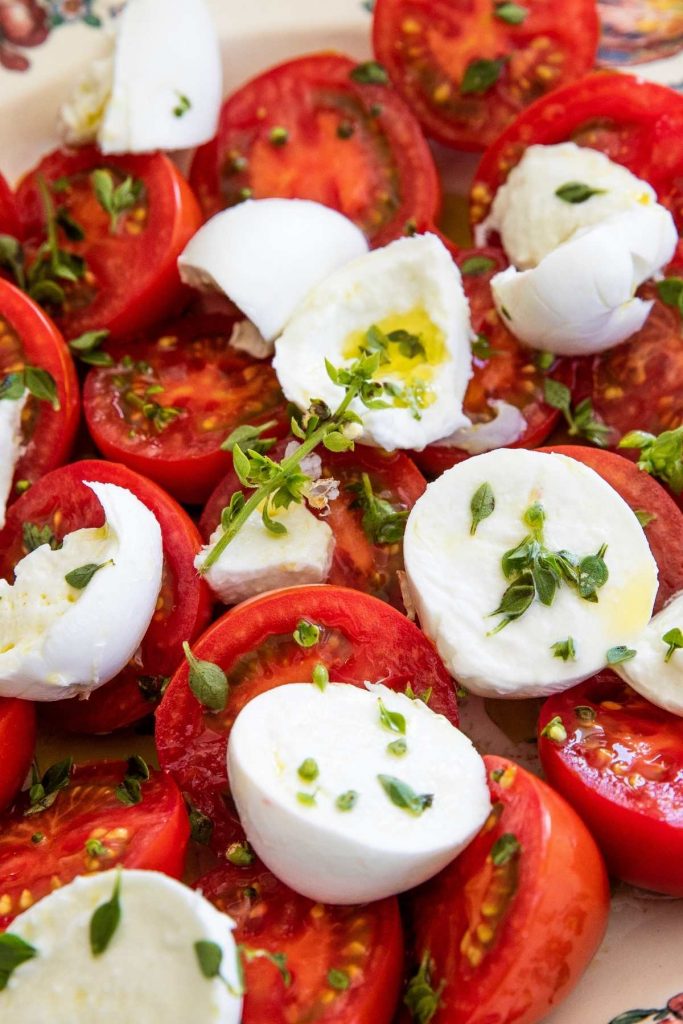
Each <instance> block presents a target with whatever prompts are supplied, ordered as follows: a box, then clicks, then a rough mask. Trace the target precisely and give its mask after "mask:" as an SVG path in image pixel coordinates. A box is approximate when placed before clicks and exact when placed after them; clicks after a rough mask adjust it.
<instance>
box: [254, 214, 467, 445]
mask: <svg viewBox="0 0 683 1024" xmlns="http://www.w3.org/2000/svg"><path fill="white" fill-rule="evenodd" d="M372 327H375V328H379V330H380V331H381V332H382V333H383V334H384V335H385V336H387V337H388V336H390V335H392V334H394V333H395V332H404V333H407V334H408V335H410V336H412V337H413V338H416V339H417V340H418V341H419V343H420V344H421V346H422V351H420V349H418V348H416V349H415V352H414V354H413V355H412V356H411V355H406V352H405V351H404V350H403V349H402V347H401V345H400V344H399V343H398V342H390V343H389V344H388V347H387V349H386V352H385V354H384V358H383V359H382V362H381V364H380V366H379V369H378V370H377V372H376V374H375V379H376V380H378V381H382V382H388V384H389V385H390V386H391V387H392V388H394V389H397V391H398V392H399V393H400V394H398V395H397V396H396V397H392V396H390V395H386V394H385V395H384V397H383V399H382V400H383V401H385V402H386V403H387V404H388V407H387V408H377V409H368V408H367V407H366V406H365V405H364V404H363V403H362V402H361V400H360V399H359V398H356V399H354V401H353V402H352V403H351V409H352V410H353V411H354V412H356V413H357V414H358V415H359V416H361V418H362V422H363V435H362V441H363V442H364V443H366V444H374V445H378V446H379V447H382V448H385V449H387V450H390V451H391V450H393V449H395V448H414V449H418V450H421V449H423V448H424V447H425V446H426V445H428V444H431V442H432V441H436V440H438V439H439V438H441V437H447V436H448V435H449V434H451V433H452V432H453V431H454V430H456V429H457V428H458V427H461V426H465V425H467V424H469V420H468V419H467V417H466V416H465V414H464V413H463V411H462V403H463V399H464V395H465V390H466V388H467V382H468V380H469V378H470V375H471V358H470V337H471V327H470V316H469V306H468V303H467V299H466V298H465V295H464V292H463V288H462V280H461V277H460V272H459V270H458V268H457V267H456V266H455V264H454V263H453V260H452V259H451V256H450V254H449V253H448V250H447V249H446V248H445V246H444V245H443V244H442V242H441V241H440V240H439V239H438V238H436V236H435V235H429V234H427V235H416V236H415V237H413V238H402V239H399V240H398V241H396V242H392V243H391V244H390V245H387V246H385V247H384V248H383V249H376V250H375V251H374V252H371V253H369V254H368V255H367V256H361V257H360V258H359V259H357V260H354V261H353V262H352V263H349V264H347V266H345V267H343V268H342V269H341V270H338V271H337V272H336V273H334V274H331V275H330V276H329V277H327V278H326V279H325V280H324V281H323V283H322V284H321V285H319V286H318V287H317V288H314V289H313V291H312V292H311V293H310V294H309V295H308V297H307V298H306V300H305V301H304V302H303V303H302V304H301V305H300V306H299V308H298V309H297V311H296V313H295V314H294V316H293V317H292V319H291V320H290V321H289V323H288V324H287V327H286V328H285V331H284V333H283V334H282V335H281V337H280V338H278V339H277V341H276V343H275V359H274V360H273V367H274V369H275V372H276V373H277V375H278V379H279V381H280V385H281V387H282V390H283V391H284V393H285V395H286V397H287V398H288V399H289V400H290V401H291V402H294V403H295V405H298V406H299V408H300V409H306V408H308V405H309V403H310V402H311V400H312V399H314V398H321V399H322V400H323V401H325V402H327V404H328V405H329V406H330V408H332V409H335V408H336V407H337V406H338V405H339V403H340V402H341V400H342V398H343V395H344V392H343V390H342V388H341V387H340V386H339V385H337V384H335V383H333V381H332V380H331V379H330V377H329V376H328V373H327V370H326V368H325V359H327V360H329V361H330V362H331V363H332V365H333V366H334V367H343V366H348V365H349V364H350V363H351V362H352V360H353V359H354V358H358V356H359V355H360V354H361V352H362V351H363V350H364V346H366V345H367V341H366V335H367V331H368V330H369V329H370V328H372ZM395 336H396V335H395ZM399 336H400V335H399ZM408 351H409V350H408Z"/></svg>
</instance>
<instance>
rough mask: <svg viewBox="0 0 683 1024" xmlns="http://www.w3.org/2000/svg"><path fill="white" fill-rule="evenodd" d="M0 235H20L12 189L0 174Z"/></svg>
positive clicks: (15, 236)
mask: <svg viewBox="0 0 683 1024" xmlns="http://www.w3.org/2000/svg"><path fill="white" fill-rule="evenodd" d="M0 235H12V236H13V237H14V238H18V237H19V235H20V228H19V214H18V213H17V205H16V202H15V199H14V194H13V192H12V189H11V188H10V187H9V185H8V184H7V182H6V181H5V179H4V178H3V176H2V174H0Z"/></svg>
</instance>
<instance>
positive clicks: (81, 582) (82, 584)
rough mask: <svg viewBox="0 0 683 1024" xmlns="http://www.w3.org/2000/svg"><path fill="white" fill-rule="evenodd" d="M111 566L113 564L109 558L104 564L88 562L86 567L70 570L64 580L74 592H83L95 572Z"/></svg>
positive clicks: (81, 566)
mask: <svg viewBox="0 0 683 1024" xmlns="http://www.w3.org/2000/svg"><path fill="white" fill-rule="evenodd" d="M113 564H114V562H113V561H112V559H111V558H110V559H109V560H108V561H106V562H100V563H99V565H97V564H96V563H95V562H88V563H87V564H86V565H80V566H79V567H78V568H77V569H72V570H71V572H68V573H67V574H66V576H65V577H64V579H65V580H66V582H67V583H68V584H69V586H70V587H73V588H74V590H85V588H86V587H87V586H88V584H89V583H90V581H91V580H92V578H93V576H94V575H95V573H96V572H99V571H100V569H104V568H106V566H108V565H113Z"/></svg>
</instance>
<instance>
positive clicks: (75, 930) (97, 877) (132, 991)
mask: <svg viewBox="0 0 683 1024" xmlns="http://www.w3.org/2000/svg"><path fill="white" fill-rule="evenodd" d="M117 877H118V873H117V872H116V871H106V872H102V873H98V874H93V875H87V876H81V877H79V878H76V879H75V880H74V881H73V882H71V883H70V884H69V885H65V886H64V887H63V888H61V889H57V890H56V891H55V892H53V893H51V894H50V895H49V896H46V897H45V898H44V899H42V900H40V901H39V902H38V903H36V904H34V905H33V906H32V907H31V908H30V909H29V910H26V911H25V912H24V913H23V914H20V916H19V917H17V918H16V920H14V921H13V922H12V924H11V925H10V928H9V933H10V934H12V935H16V936H18V937H19V938H20V939H22V940H23V941H24V942H27V943H29V944H30V945H31V946H32V947H33V948H34V949H35V956H34V957H33V958H32V959H30V960H26V961H25V962H24V963H22V964H20V965H19V966H18V967H17V968H15V970H14V971H13V972H12V974H11V976H10V978H9V981H8V983H7V987H6V988H5V989H4V991H2V992H0V1019H2V1020H3V1021H16V1022H17V1024H18V1022H19V1021H21V1024H47V1022H48V1021H49V1022H50V1024H93V1021H97V1022H98V1024H123V1022H125V1024H132V1022H135V1024H159V1022H160V1021H163V1022H164V1024H189V1022H190V1021H191V1022H192V1024H218V1022H220V1024H239V1021H240V1019H241V1012H242V999H241V997H240V996H239V995H235V994H231V992H230V990H229V986H230V987H231V988H232V989H233V991H234V992H237V991H239V971H238V966H237V955H238V954H237V950H236V947H235V941H234V939H233V936H232V929H233V928H234V922H233V921H232V919H231V918H230V917H228V916H227V914H223V913H221V912H220V911H219V910H217V909H216V908H215V907H214V906H213V905H212V904H211V903H209V902H208V900H205V899H204V897H203V896H201V895H200V894H199V893H197V892H194V891H193V890H192V889H189V888H188V887H187V886H185V885H182V884H181V883H180V882H176V881H175V880H174V879H172V878H168V877H167V876H166V875H162V874H159V873H157V872H156V871H121V873H120V891H119V898H118V902H119V907H120V913H121V916H120V920H119V923H118V925H117V926H116V928H115V930H114V932H113V934H112V936H111V939H110V941H109V944H108V946H107V948H106V949H105V950H104V951H103V952H101V953H100V954H99V955H98V956H94V955H93V952H92V949H91V945H90V923H91V921H92V917H93V914H94V913H95V911H96V909H97V908H98V907H100V906H102V905H103V904H104V903H107V902H109V901H110V900H111V899H112V896H113V893H114V887H115V885H116V880H117ZM196 942H210V943H214V944H215V946H217V947H218V951H219V952H220V954H221V966H220V970H221V975H222V977H221V978H218V977H214V978H207V977H205V976H204V974H203V973H202V970H201V968H200V964H199V960H198V957H197V952H196V950H195V943H196ZM223 979H225V980H223ZM226 982H227V984H226Z"/></svg>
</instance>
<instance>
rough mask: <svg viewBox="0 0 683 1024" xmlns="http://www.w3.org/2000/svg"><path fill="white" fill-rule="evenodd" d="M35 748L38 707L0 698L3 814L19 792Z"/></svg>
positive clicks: (0, 783) (1, 798)
mask: <svg viewBox="0 0 683 1024" xmlns="http://www.w3.org/2000/svg"><path fill="white" fill-rule="evenodd" d="M35 744H36V712H35V706H34V705H33V704H32V703H31V701H28V700H13V699H8V698H6V697H3V698H0V750H1V751H2V759H1V760H0V811H4V809H5V808H6V807H8V806H9V805H10V804H11V802H12V800H14V798H15V796H16V795H17V793H18V792H19V788H20V787H21V784H22V782H23V781H24V779H25V778H26V773H27V772H28V770H29V768H30V766H31V758H32V757H33V748H34V747H35Z"/></svg>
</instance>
